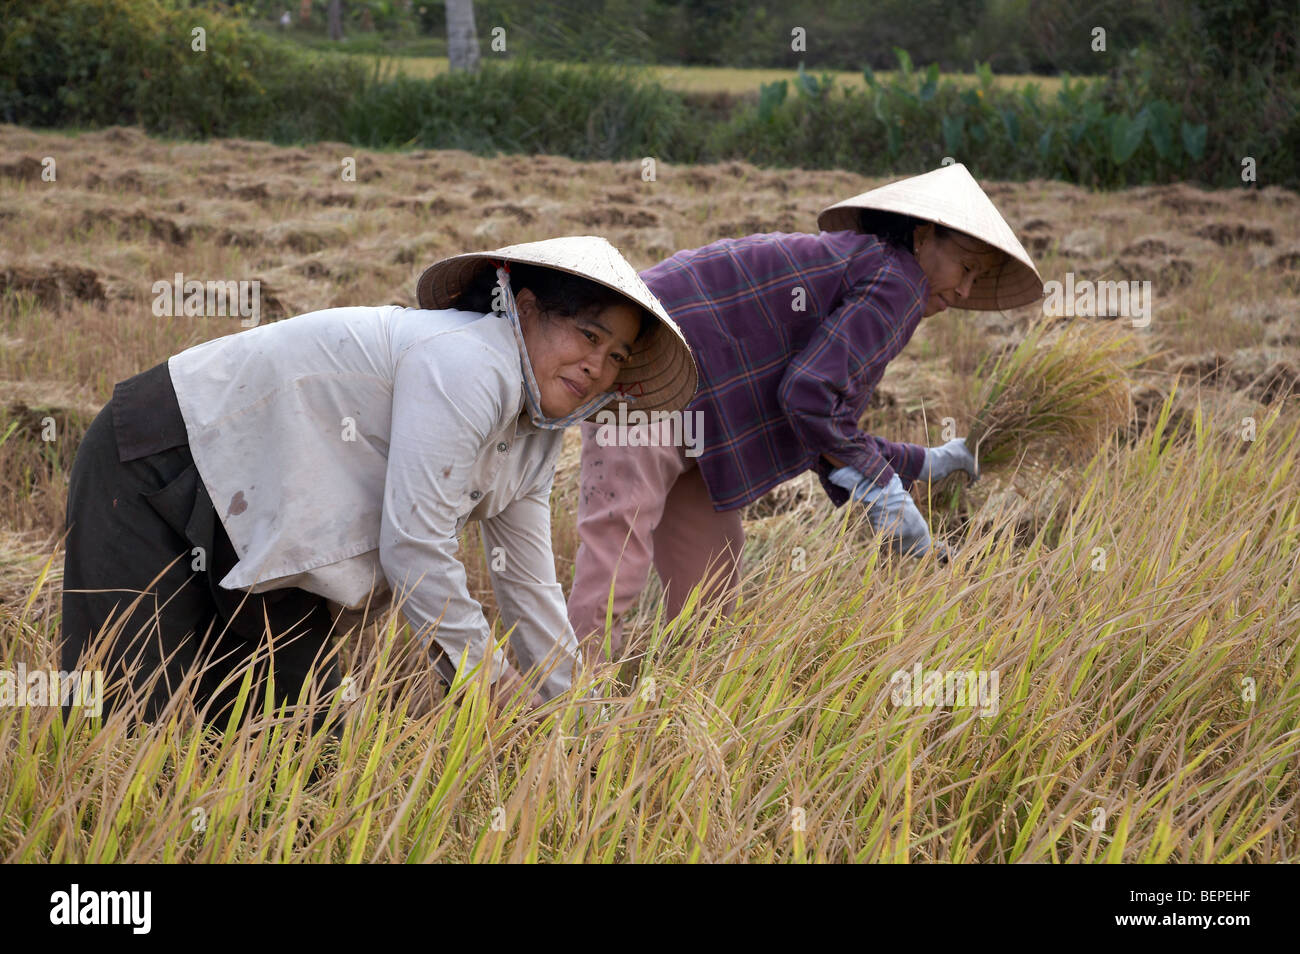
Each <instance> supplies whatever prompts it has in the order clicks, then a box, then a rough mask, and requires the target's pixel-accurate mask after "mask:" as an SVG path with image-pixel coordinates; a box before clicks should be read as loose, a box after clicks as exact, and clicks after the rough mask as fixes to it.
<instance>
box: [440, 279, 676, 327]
mask: <svg viewBox="0 0 1300 954" xmlns="http://www.w3.org/2000/svg"><path fill="white" fill-rule="evenodd" d="M496 287H497V273H496V269H495V268H491V267H486V268H483V269H480V271H479V273H478V274H477V275H475V276H474V279H473V280H472V281H471V282H470V283H469V286H468V287H467V288H466V289H465V291H464V292H462V293H461V295H460V297H459V298H457V299H456V307H457V308H459V309H461V310H462V311H477V312H481V313H482V314H485V315H486V314H488V313H489V312H490V311H492V298H493V294H494V292H495V291H496ZM525 288H527V289H528V290H529V291H531V292H532V293H533V297H535V298H536V299H537V304H538V306H539V307H540V308H541V310H542V313H543V314H545V315H547V316H549V317H551V318H557V317H566V318H580V317H583V316H585V315H589V314H593V313H595V312H599V311H604V310H605V309H606V308H608V307H609V306H611V305H625V304H632V305H634V306H635V303H634V302H632V300H631V299H629V298H627V297H626V296H624V295H621V294H619V293H618V292H616V291H614V289H612V288H610V287H609V286H607V285H602V284H600V283H599V282H593V281H588V280H587V279H585V278H583V277H582V276H581V275H571V274H569V273H568V272H562V271H560V270H559V269H555V268H543V267H541V266H539V265H520V264H516V263H513V262H512V263H511V265H510V290H511V291H512V292H513V293H514V294H516V295H518V294H519V293H520V292H521V291H523V290H524V289H525ZM637 311H638V312H639V313H640V316H641V327H640V328H638V329H637V333H636V339H635V340H636V341H641V340H642V339H643V338H645V337H646V336H647V335H649V334H650V333H651V332H653V331H654V328H655V326H656V325H657V324H658V323H659V322H658V319H656V318H655V317H654V315H652V314H651V313H650V312H648V311H647V310H646V309H644V308H640V307H637Z"/></svg>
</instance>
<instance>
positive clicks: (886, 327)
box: [641, 232, 928, 510]
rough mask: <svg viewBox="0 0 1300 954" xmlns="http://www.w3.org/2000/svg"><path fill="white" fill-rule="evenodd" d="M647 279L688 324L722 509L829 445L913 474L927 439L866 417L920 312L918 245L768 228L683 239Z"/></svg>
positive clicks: (707, 470)
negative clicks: (891, 434)
mask: <svg viewBox="0 0 1300 954" xmlns="http://www.w3.org/2000/svg"><path fill="white" fill-rule="evenodd" d="M641 278H642V279H643V280H644V281H645V283H646V285H648V286H649V288H650V290H651V291H652V292H653V293H654V294H655V296H656V297H657V298H658V299H659V300H660V301H661V302H663V305H664V307H665V308H666V309H668V313H669V314H670V315H672V316H673V319H674V320H675V321H676V322H677V323H678V325H680V326H681V329H682V332H683V334H685V336H686V340H687V341H688V342H690V345H691V348H692V349H693V350H694V352H695V360H696V363H697V364H698V366H699V370H700V386H699V390H698V391H697V392H696V395H695V399H694V400H693V401H692V402H691V404H690V406H689V408H688V410H690V411H696V410H699V411H703V412H704V417H703V439H704V440H703V444H704V447H703V451H702V452H701V454H700V456H699V457H698V458H697V459H696V460H697V463H698V464H699V468H700V472H701V474H702V475H703V477H704V482H705V483H706V484H707V485H708V488H709V495H710V497H711V498H712V500H713V506H714V509H715V510H734V509H736V508H737V507H742V506H744V505H745V504H747V503H750V502H751V501H754V500H757V499H758V498H759V497H761V496H762V495H763V494H764V493H766V492H767V491H768V490H771V489H772V488H773V487H775V486H776V485H777V484H779V483H781V482H782V481H785V480H789V479H790V478H791V477H794V476H796V475H798V474H801V473H803V472H804V471H805V470H809V469H813V470H816V471H817V475H818V477H820V478H821V483H822V487H823V488H824V489H825V490H826V493H827V495H828V496H829V497H830V499H831V501H832V502H833V503H834V504H835V505H836V506H837V507H838V506H840V505H842V504H844V503H845V502H846V501H847V500H848V499H849V493H848V491H847V490H844V489H843V488H842V487H837V486H835V485H834V484H832V483H830V481H829V480H828V479H827V475H828V474H829V473H830V472H831V471H832V470H834V467H833V466H832V465H830V464H829V463H827V462H826V460H824V459H823V458H822V456H821V455H823V454H831V455H832V456H834V457H838V458H839V459H840V460H842V461H844V463H845V464H847V465H848V466H850V467H853V468H854V469H856V470H858V471H859V472H860V473H862V474H863V475H865V476H866V477H868V478H870V479H872V480H873V481H874V482H875V483H876V484H877V485H878V486H881V487H883V486H885V485H886V484H888V483H889V481H890V480H891V479H892V478H893V476H894V474H895V473H897V474H898V476H899V478H900V479H901V480H902V482H903V485H904V486H906V487H910V486H911V483H912V481H913V480H914V479H916V477H917V475H918V474H919V473H920V471H921V467H922V465H923V464H924V463H925V448H924V447H920V446H918V445H916V444H896V443H893V442H892V441H886V440H882V439H881V438H878V437H872V436H871V435H869V434H866V433H864V432H863V431H862V430H861V429H860V428H859V427H858V419H859V418H860V417H861V416H862V413H863V411H865V410H866V407H867V402H868V400H869V399H870V398H871V394H872V392H873V391H874V390H875V388H876V385H877V384H878V383H879V382H880V378H881V376H882V375H883V374H884V372H885V365H887V364H888V363H889V362H890V361H892V360H893V359H894V357H895V356H897V355H898V353H899V352H900V351H902V350H903V347H904V346H905V345H906V344H907V342H908V341H909V340H910V339H911V337H912V333H913V332H914V331H916V326H917V325H918V324H919V323H920V321H921V313H922V311H923V310H924V307H925V306H924V303H925V299H926V294H927V292H928V286H927V284H926V279H925V273H924V272H922V271H921V267H920V265H918V264H917V262H916V259H914V258H913V257H912V256H911V255H910V254H908V253H907V252H905V251H899V250H896V249H894V248H892V247H890V246H888V245H885V244H882V243H881V242H880V241H879V240H878V239H877V238H876V237H875V236H874V235H862V234H859V233H857V232H822V233H821V234H820V235H805V234H785V233H770V234H767V235H749V236H746V237H744V238H738V239H722V240H721V241H718V242H714V243H713V244H711V245H706V246H704V247H703V248H697V249H692V250H689V251H682V252H678V253H677V254H676V255H674V256H672V257H671V258H669V259H666V260H664V261H662V262H660V263H659V264H658V265H655V266H653V267H652V268H648V269H646V270H645V271H644V272H642V273H641Z"/></svg>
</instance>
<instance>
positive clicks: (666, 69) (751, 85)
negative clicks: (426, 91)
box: [350, 54, 1061, 96]
mask: <svg viewBox="0 0 1300 954" xmlns="http://www.w3.org/2000/svg"><path fill="white" fill-rule="evenodd" d="M350 55H354V56H363V57H364V58H365V59H367V60H370V61H371V62H374V61H376V60H378V61H380V62H382V63H384V64H385V65H386V66H387V67H389V68H391V69H393V70H396V71H398V72H401V73H404V74H406V75H407V76H416V77H430V76H436V75H437V74H439V73H445V72H446V71H447V58H446V57H445V56H373V55H368V54H350ZM483 59H484V61H485V62H486V61H489V60H490V59H491V56H490V55H489V56H484V58H483ZM645 69H646V70H647V71H648V72H649V73H650V75H651V76H653V77H654V78H655V79H656V80H658V81H659V82H660V83H662V84H663V85H664V86H666V87H668V88H670V89H676V90H681V91H683V92H688V93H733V94H740V93H757V92H758V88H759V86H761V85H762V84H764V83H772V82H775V81H777V80H782V79H785V80H792V81H793V80H794V79H795V78H796V76H797V75H798V74H797V73H796V71H794V70H783V69H730V68H727V67H717V66H648V67H646V68H645ZM809 72H810V73H811V75H813V76H815V77H817V78H820V77H821V76H822V71H821V70H810V71H809ZM825 72H827V73H829V74H830V75H831V76H833V77H835V85H836V86H863V85H865V80H864V79H863V76H862V73H861V71H857V72H851V71H849V70H826V71H825ZM876 75H877V76H878V77H880V79H881V80H882V81H886V80H888V79H889V78H890V77H891V76H892V75H893V73H892V71H886V70H880V71H877V73H876ZM943 76H944V78H945V79H951V80H954V81H956V82H958V83H969V84H970V85H972V86H973V85H976V84H977V83H978V82H979V80H978V79H977V78H976V77H975V75H974V74H973V73H945V74H943ZM1027 83H1038V84H1039V86H1040V88H1041V89H1042V91H1043V93H1044V95H1048V96H1051V95H1055V94H1056V91H1057V90H1058V89H1059V88H1060V86H1061V77H1059V76H1034V75H1018V76H1017V75H1007V76H998V77H996V79H995V84H996V85H997V86H1001V87H1018V86H1024V85H1025V84H1027Z"/></svg>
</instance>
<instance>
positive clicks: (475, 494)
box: [469, 490, 483, 500]
mask: <svg viewBox="0 0 1300 954" xmlns="http://www.w3.org/2000/svg"><path fill="white" fill-rule="evenodd" d="M482 496H483V493H482V491H479V490H471V491H470V492H469V499H470V500H478V498H479V497H482Z"/></svg>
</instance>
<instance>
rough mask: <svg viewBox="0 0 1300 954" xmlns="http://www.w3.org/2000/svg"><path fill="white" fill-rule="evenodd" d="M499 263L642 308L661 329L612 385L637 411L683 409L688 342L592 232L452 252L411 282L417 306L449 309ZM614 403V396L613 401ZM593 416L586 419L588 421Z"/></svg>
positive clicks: (689, 385)
mask: <svg viewBox="0 0 1300 954" xmlns="http://www.w3.org/2000/svg"><path fill="white" fill-rule="evenodd" d="M500 262H518V263H520V264H527V265H538V266H542V267H545V268H555V269H558V270H560V271H562V272H569V273H570V274H572V275H581V276H582V277H583V278H587V279H590V280H591V281H593V282H597V283H598V284H601V285H604V286H606V287H607V288H612V289H613V290H614V291H616V292H618V293H620V294H621V295H623V296H624V297H626V298H627V299H628V300H629V301H631V302H632V303H633V304H635V305H637V306H639V307H641V308H644V309H646V310H647V311H649V312H650V313H651V314H652V315H654V316H655V317H656V318H657V319H659V324H660V326H661V327H659V328H657V329H656V331H655V333H654V334H650V335H647V336H646V338H648V341H646V340H644V339H643V341H640V342H637V344H636V345H635V346H634V348H633V351H632V353H631V354H629V355H628V360H627V362H626V363H625V364H624V365H623V367H622V368H620V369H619V373H618V377H617V378H615V379H614V387H615V389H617V390H618V391H620V392H623V393H624V394H626V395H628V396H630V397H632V398H633V400H632V401H630V402H629V407H630V408H633V409H635V410H640V411H647V412H649V411H679V410H683V409H684V408H685V407H686V405H687V404H689V403H690V401H691V398H692V397H694V396H695V388H696V384H697V382H698V372H697V371H696V367H695V358H694V356H692V354H691V349H690V346H689V345H688V344H687V343H686V338H685V337H684V336H683V335H682V332H681V329H680V328H678V327H677V324H676V322H674V321H673V320H672V318H670V317H669V316H668V312H667V311H666V310H665V309H664V306H663V305H662V304H660V303H659V299H657V298H656V297H655V296H654V295H653V294H651V293H650V289H648V288H646V286H645V283H644V282H643V281H641V277H640V276H639V275H638V274H637V273H636V269H634V268H633V267H632V266H631V265H630V264H629V263H628V261H627V259H625V258H623V256H622V255H621V254H619V251H618V249H616V248H615V247H614V246H613V245H611V244H610V243H609V242H608V241H606V240H605V239H604V238H601V237H600V236H597V235H572V236H567V237H565V238H554V239H546V240H544V241H541V242H525V243H524V244H522V245H510V246H507V247H506V248H500V249H497V250H496V251H495V252H471V253H468V254H465V255H453V256H452V257H451V258H446V259H443V260H442V261H440V262H436V263H435V264H433V265H430V266H429V267H428V268H426V269H425V270H424V273H423V274H422V275H421V276H420V280H419V282H418V283H417V284H416V289H415V297H416V301H418V302H419V305H420V307H421V308H452V307H454V306H455V303H456V300H457V299H458V298H459V297H460V296H461V294H462V293H463V292H464V291H465V290H466V289H467V288H468V287H469V286H470V284H471V283H472V282H473V280H474V277H475V276H476V275H477V274H478V273H479V272H480V271H481V270H482V269H484V268H491V267H493V266H494V264H496V263H500ZM614 403H615V404H616V403H617V399H616V401H615V402H614ZM593 417H594V414H593V415H592V416H590V417H588V420H591V419H592V418H593Z"/></svg>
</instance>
